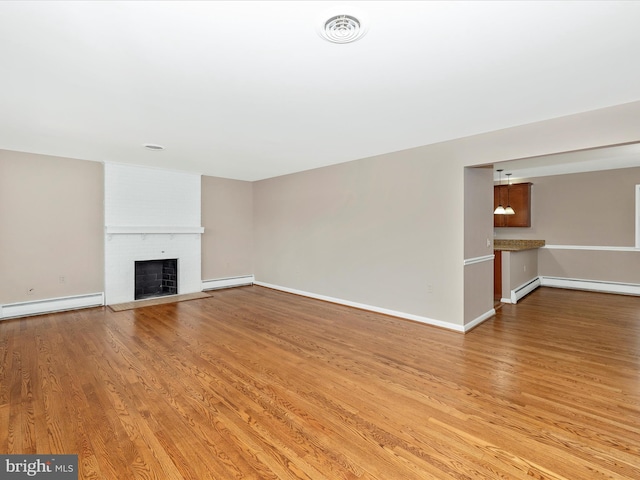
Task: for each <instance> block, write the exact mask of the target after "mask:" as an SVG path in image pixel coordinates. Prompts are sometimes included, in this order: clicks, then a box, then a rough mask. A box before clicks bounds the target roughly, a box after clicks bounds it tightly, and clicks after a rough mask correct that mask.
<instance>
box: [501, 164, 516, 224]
mask: <svg viewBox="0 0 640 480" xmlns="http://www.w3.org/2000/svg"><path fill="white" fill-rule="evenodd" d="M505 175H506V176H507V208H505V209H504V214H505V215H515V214H516V212H515V210H514V209H513V208H511V202H510V201H509V190H510V189H511V178H510V177H511V174H510V173H505Z"/></svg>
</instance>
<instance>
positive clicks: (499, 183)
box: [493, 168, 506, 215]
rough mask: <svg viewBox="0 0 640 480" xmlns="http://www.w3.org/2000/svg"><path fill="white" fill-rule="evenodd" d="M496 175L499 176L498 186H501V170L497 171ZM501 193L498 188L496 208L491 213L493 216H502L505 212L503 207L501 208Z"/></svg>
mask: <svg viewBox="0 0 640 480" xmlns="http://www.w3.org/2000/svg"><path fill="white" fill-rule="evenodd" d="M498 173H499V174H500V181H499V182H498V185H499V186H502V169H501V168H499V169H498ZM501 193H502V189H501V188H499V189H498V208H496V209H495V210H494V211H493V214H494V215H504V214H505V211H506V210H505V209H504V207H503V206H502V195H501Z"/></svg>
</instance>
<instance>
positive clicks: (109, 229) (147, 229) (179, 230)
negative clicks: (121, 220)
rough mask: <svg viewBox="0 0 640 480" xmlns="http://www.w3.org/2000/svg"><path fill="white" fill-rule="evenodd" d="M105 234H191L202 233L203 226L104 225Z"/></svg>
mask: <svg viewBox="0 0 640 480" xmlns="http://www.w3.org/2000/svg"><path fill="white" fill-rule="evenodd" d="M104 228H105V233H106V234H107V235H131V234H134V235H135V234H143V235H147V234H154V233H155V234H163V233H164V234H167V233H169V234H171V235H175V234H183V233H184V234H192V233H204V227H197V226H193V227H189V226H187V227H185V226H178V225H144V226H142V225H140V226H136V225H107V226H105V227H104Z"/></svg>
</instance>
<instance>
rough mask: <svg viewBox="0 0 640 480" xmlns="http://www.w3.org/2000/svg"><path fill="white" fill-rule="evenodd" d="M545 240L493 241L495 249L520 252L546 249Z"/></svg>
mask: <svg viewBox="0 0 640 480" xmlns="http://www.w3.org/2000/svg"><path fill="white" fill-rule="evenodd" d="M544 245H545V241H544V240H500V239H497V238H496V239H494V240H493V249H494V250H500V251H506V252H519V251H521V250H531V249H532V248H540V247H544Z"/></svg>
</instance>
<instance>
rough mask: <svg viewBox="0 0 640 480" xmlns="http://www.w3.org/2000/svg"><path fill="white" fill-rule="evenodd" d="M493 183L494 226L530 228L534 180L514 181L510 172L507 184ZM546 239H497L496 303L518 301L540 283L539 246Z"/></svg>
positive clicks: (495, 266) (495, 244) (494, 291)
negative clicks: (513, 182)
mask: <svg viewBox="0 0 640 480" xmlns="http://www.w3.org/2000/svg"><path fill="white" fill-rule="evenodd" d="M497 171H498V173H499V183H498V185H495V186H494V190H493V203H494V206H493V208H494V212H493V213H494V215H493V226H494V229H495V228H528V227H531V190H532V185H533V184H532V183H531V182H523V183H516V184H513V185H512V184H511V179H510V175H511V174H510V173H507V174H505V176H506V177H507V183H506V185H503V183H502V171H503V170H502V169H498V170H497ZM544 245H545V241H544V240H525V239H500V238H494V241H493V250H494V254H495V258H494V275H493V279H494V284H493V297H494V302H495V303H498V302H501V303H517V302H518V300H519V299H521V298H522V297H524V296H525V295H527V294H528V293H530V292H532V291H533V290H535V289H536V288H537V287H539V286H540V279H539V275H538V249H539V248H541V247H544Z"/></svg>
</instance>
